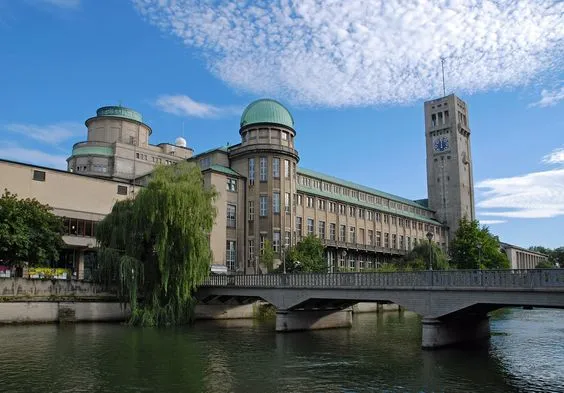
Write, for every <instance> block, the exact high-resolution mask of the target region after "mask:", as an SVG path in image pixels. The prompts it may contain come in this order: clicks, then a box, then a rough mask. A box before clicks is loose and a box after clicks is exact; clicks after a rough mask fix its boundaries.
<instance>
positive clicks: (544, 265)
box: [535, 260, 556, 269]
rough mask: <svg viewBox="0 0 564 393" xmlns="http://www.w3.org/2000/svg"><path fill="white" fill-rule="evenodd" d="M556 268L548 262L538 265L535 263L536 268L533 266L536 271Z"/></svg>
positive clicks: (541, 262)
mask: <svg viewBox="0 0 564 393" xmlns="http://www.w3.org/2000/svg"><path fill="white" fill-rule="evenodd" d="M555 267H556V266H555V265H554V263H552V262H550V261H548V260H547V261H540V262H539V263H537V266H535V268H536V269H554V268H555Z"/></svg>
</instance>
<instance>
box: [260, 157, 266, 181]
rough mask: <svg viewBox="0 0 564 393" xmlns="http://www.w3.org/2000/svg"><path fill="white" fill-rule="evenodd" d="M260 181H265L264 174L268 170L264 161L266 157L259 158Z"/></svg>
mask: <svg viewBox="0 0 564 393" xmlns="http://www.w3.org/2000/svg"><path fill="white" fill-rule="evenodd" d="M259 170H260V181H266V174H267V170H268V163H267V161H266V157H261V158H260V168H259Z"/></svg>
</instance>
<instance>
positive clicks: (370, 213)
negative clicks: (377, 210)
mask: <svg viewBox="0 0 564 393" xmlns="http://www.w3.org/2000/svg"><path fill="white" fill-rule="evenodd" d="M366 214H367V217H366V219H367V220H368V221H372V220H374V212H373V211H372V210H368V211H367V212H366Z"/></svg>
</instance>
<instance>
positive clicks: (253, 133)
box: [243, 128, 290, 142]
mask: <svg viewBox="0 0 564 393" xmlns="http://www.w3.org/2000/svg"><path fill="white" fill-rule="evenodd" d="M289 134H290V133H289V132H288V131H282V130H277V129H270V130H269V129H266V128H263V129H260V130H258V132H257V130H249V131H247V132H246V133H245V134H243V142H245V141H247V140H254V139H257V135H258V138H259V139H268V138H269V136H270V137H271V138H273V139H281V140H283V141H287V140H288V137H289Z"/></svg>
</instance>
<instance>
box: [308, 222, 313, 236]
mask: <svg viewBox="0 0 564 393" xmlns="http://www.w3.org/2000/svg"><path fill="white" fill-rule="evenodd" d="M307 234H308V235H313V218H308V219H307Z"/></svg>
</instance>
